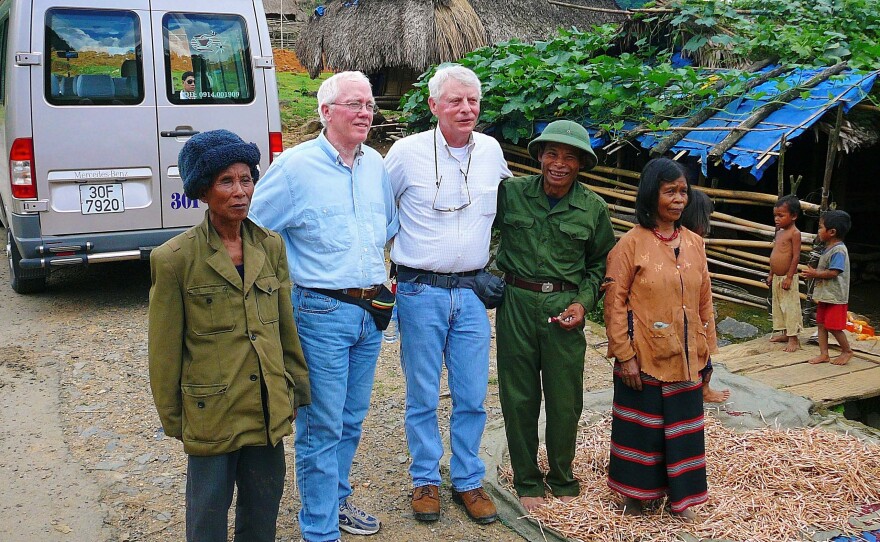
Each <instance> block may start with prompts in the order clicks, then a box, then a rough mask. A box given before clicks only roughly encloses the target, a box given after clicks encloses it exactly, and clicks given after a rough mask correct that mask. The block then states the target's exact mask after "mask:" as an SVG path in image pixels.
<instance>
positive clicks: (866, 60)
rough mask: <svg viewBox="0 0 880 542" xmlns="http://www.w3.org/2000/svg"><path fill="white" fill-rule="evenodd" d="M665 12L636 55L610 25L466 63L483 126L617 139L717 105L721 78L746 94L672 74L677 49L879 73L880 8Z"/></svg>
mask: <svg viewBox="0 0 880 542" xmlns="http://www.w3.org/2000/svg"><path fill="white" fill-rule="evenodd" d="M667 5H668V6H669V7H671V8H673V10H672V11H671V12H668V11H667V12H649V13H640V14H638V15H637V16H636V17H637V18H638V19H639V23H640V24H642V25H643V28H645V29H648V30H645V33H644V35H641V36H639V39H637V40H635V41H633V42H632V43H633V45H634V47H633V48H632V49H633V50H634V52H624V53H620V54H617V53H616V51H615V49H614V48H615V44H617V43H619V42H620V39H619V38H620V36H619V35H618V31H619V29H618V28H617V27H616V26H615V25H610V24H609V25H604V26H600V27H594V28H593V29H591V30H590V31H589V32H579V31H577V30H570V31H565V30H561V31H560V34H559V36H558V37H556V38H554V39H551V40H548V41H539V42H535V43H534V44H527V43H522V42H519V41H509V42H505V43H500V44H498V45H495V46H493V47H485V48H482V49H478V50H476V51H473V52H471V53H469V54H468V55H466V56H465V57H464V58H462V59H461V60H460V63H461V64H463V65H464V66H467V67H469V68H471V69H472V70H474V72H476V74H477V75H478V76H479V77H480V79H481V81H482V82H483V84H484V86H483V93H484V96H483V102H482V104H481V107H482V114H481V121H482V122H484V123H487V124H491V125H495V126H496V127H497V128H498V129H500V131H501V135H502V136H503V137H504V138H505V139H508V140H510V141H512V142H514V143H516V142H518V141H519V140H521V139H527V138H531V137H532V136H533V135H534V124H535V122H536V121H551V120H554V119H555V118H567V119H572V120H576V121H581V122H585V121H587V120H589V122H590V123H591V124H592V125H593V126H594V127H596V128H600V129H603V130H606V131H607V132H608V133H609V135H610V136H611V137H612V138H614V137H615V135H616V134H617V133H619V132H620V131H621V130H622V129H623V127H624V123H625V122H626V121H630V122H632V123H638V124H646V125H647V128H648V129H652V130H657V129H663V127H664V126H668V121H669V120H670V119H669V118H662V117H661V118H656V115H658V114H660V113H663V112H668V111H671V110H673V109H679V110H685V111H689V110H693V109H694V108H696V107H697V106H698V105H699V104H702V103H705V102H706V101H707V100H711V99H714V98H715V97H716V91H715V90H714V89H713V85H712V83H714V82H715V78H718V77H721V78H724V80H725V81H724V82H725V83H726V84H727V85H728V87H727V88H726V89H725V90H724V92H729V93H740V92H741V86H742V84H743V82H744V81H745V80H746V77H748V75H746V74H742V73H740V72H738V71H736V70H733V71H730V72H726V73H724V74H723V75H722V74H718V75H713V76H711V77H709V76H707V75H706V74H705V72H703V71H701V70H699V69H694V68H691V67H678V68H676V67H673V66H672V64H671V63H670V58H671V57H672V54H673V52H674V51H676V50H681V52H682V54H683V55H684V56H691V57H694V56H699V55H697V53H703V54H705V53H706V51H721V52H724V53H725V54H727V55H728V56H729V57H730V58H733V59H745V58H751V59H762V58H767V57H769V56H778V57H780V59H781V60H782V61H783V62H785V63H789V64H804V65H813V66H818V65H830V64H834V63H836V62H839V61H841V60H848V61H849V63H850V66H852V67H855V68H866V69H876V68H877V66H878V65H880V9H878V6H877V0H735V3H731V2H726V1H723V0H716V1H713V0H675V1H673V2H671V3H669V4H667ZM651 29H654V30H656V29H663V31H664V32H667V34H666V35H664V36H658V35H655V34H653V33H652V32H654V30H651ZM612 54H613V56H612ZM434 71H435V69H433V68H432V69H431V70H429V71H428V72H427V73H425V74H423V75H422V77H421V79H420V81H419V82H418V83H417V84H416V85H415V86H416V88H415V89H414V90H413V91H412V92H410V93H409V94H407V95H406V96H404V98H403V100H402V106H403V110H404V113H405V114H406V115H407V121H408V122H409V123H410V126H411V128H412V129H414V130H422V129H425V128H427V127H428V126H429V125H430V123H431V121H432V118H431V113H430V111H429V110H428V106H427V99H428V89H427V80H428V79H429V78H430V77H431V76H432V75H433V74H434ZM777 86H778V87H779V89H780V91H782V90H785V89H786V86H787V85H786V84H785V83H784V82H783V81H782V80H781V79H780V80H778V81H777Z"/></svg>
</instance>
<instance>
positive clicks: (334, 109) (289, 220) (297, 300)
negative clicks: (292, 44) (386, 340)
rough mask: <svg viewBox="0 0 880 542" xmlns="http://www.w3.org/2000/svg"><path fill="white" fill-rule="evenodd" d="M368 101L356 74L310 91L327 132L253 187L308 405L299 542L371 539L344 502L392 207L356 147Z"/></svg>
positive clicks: (284, 157) (368, 384) (370, 154)
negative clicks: (288, 296)
mask: <svg viewBox="0 0 880 542" xmlns="http://www.w3.org/2000/svg"><path fill="white" fill-rule="evenodd" d="M374 111H375V102H374V101H373V94H372V91H371V88H370V82H369V80H368V79H367V78H366V76H364V74H362V73H361V72H341V73H338V74H336V75H334V76H332V77H330V78H329V79H327V80H326V81H324V82H323V83H322V84H321V86H320V88H319V89H318V114H319V115H320V118H321V123H322V124H323V125H324V130H323V131H322V132H321V134H320V135H319V136H318V137H317V138H316V139H314V140H311V141H307V142H305V143H301V144H299V145H297V146H296V147H294V148H292V149H288V150H287V151H285V152H284V153H282V154H281V156H279V157H278V158H276V159H275V161H274V162H273V163H272V166H271V167H269V169H268V170H266V173H265V175H263V177H262V179H260V182H259V183H258V184H257V186H256V189H255V191H254V197H253V202H252V204H251V214H250V216H251V218H252V219H253V220H254V222H256V223H257V224H259V225H261V226H263V227H266V228H269V229H272V230H275V231H277V232H279V233H280V234H281V237H282V238H283V239H284V242H285V245H286V248H287V259H288V262H289V268H290V275H291V278H292V279H293V282H294V287H293V293H292V298H293V312H294V316H295V319H296V324H297V329H298V332H299V337H300V343H301V345H302V349H303V353H304V355H305V359H306V363H307V365H308V366H309V368H310V370H311V373H310V374H309V382H310V384H311V389H312V390H313V395H312V398H313V400H312V404H311V405H309V406H308V407H307V408H300V409H299V414H298V416H297V419H296V440H295V447H296V481H297V486H298V488H299V493H300V499H301V501H302V508H301V509H300V511H299V525H300V530H301V532H302V538H303V540H304V541H307V542H326V541H328V540H339V536H340V534H339V531H340V529H342V530H344V531H347V532H349V533H352V534H362V535H368V534H373V533H376V532H378V531H379V528H380V522H379V519H378V518H376V517H375V516H373V515H372V514H369V513H367V512H365V511H363V510H360V509H358V508H357V507H356V506H355V505H354V504H352V502H351V500H350V499H349V496H350V495H351V493H352V489H351V484H350V482H349V473H350V471H351V465H352V460H353V458H354V454H355V451H356V449H357V445H358V442H359V441H360V437H361V426H362V424H363V421H364V417H365V416H366V414H367V408H368V407H369V404H370V393H371V391H372V388H373V375H374V372H375V368H376V360H377V358H378V356H379V349H380V346H381V343H382V334H381V333H380V331H379V329H378V328H377V323H376V322H375V321H374V319H373V315H372V313H371V312H370V310H368V309H367V308H366V307H371V306H372V302H373V301H374V300H375V298H376V296H377V295H378V294H379V292H380V291H381V290H382V288H384V286H382V283H383V282H384V281H385V280H386V278H387V274H386V270H385V244H386V243H387V241H388V240H390V239H391V238H392V237H393V236H394V234H395V233H396V232H397V226H398V222H397V209H396V206H395V204H394V195H393V193H392V191H391V184H390V182H389V180H388V175H387V174H386V172H385V168H384V167H383V163H382V156H381V155H380V154H379V153H378V152H376V151H375V150H373V149H371V148H370V147H367V146H366V145H364V141H365V140H366V139H367V133H368V132H369V131H370V126H371V124H372V121H373V113H374Z"/></svg>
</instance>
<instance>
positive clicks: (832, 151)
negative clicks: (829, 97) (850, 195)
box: [819, 104, 843, 212]
mask: <svg viewBox="0 0 880 542" xmlns="http://www.w3.org/2000/svg"><path fill="white" fill-rule="evenodd" d="M842 124H843V104H840V105H839V106H837V120H836V121H835V123H834V129H833V130H832V131H831V135H829V136H828V153H827V155H826V159H825V177H824V178H823V179H822V203H821V205H820V206H819V208H820V209H821V211H822V212H825V211H827V210H828V197H829V195H830V189H831V174H832V173H833V172H834V158H835V157H836V156H837V141H838V139H840V126H841V125H842Z"/></svg>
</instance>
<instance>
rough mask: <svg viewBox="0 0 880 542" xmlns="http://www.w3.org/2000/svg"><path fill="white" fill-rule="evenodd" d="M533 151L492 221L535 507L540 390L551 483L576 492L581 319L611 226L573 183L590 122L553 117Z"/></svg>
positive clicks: (526, 500) (516, 460) (511, 442)
mask: <svg viewBox="0 0 880 542" xmlns="http://www.w3.org/2000/svg"><path fill="white" fill-rule="evenodd" d="M529 154H531V156H532V157H533V158H534V159H535V160H538V161H539V162H540V163H541V174H540V175H530V176H528V177H516V178H512V179H507V180H506V181H504V182H503V183H502V184H501V187H500V189H499V192H498V215H497V217H496V219H495V224H496V225H497V226H498V228H499V229H500V231H501V241H500V244H499V245H498V256H497V262H498V267H499V268H500V269H501V270H502V271H503V272H504V280H505V281H506V282H507V289H506V291H505V294H504V303H502V305H501V306H500V307H499V308H498V313H497V315H496V332H497V344H498V387H499V395H500V399H501V410H502V412H503V414H504V425H505V430H506V433H507V443H508V448H509V451H510V460H511V464H512V466H513V485H514V487H515V489H516V491H517V494H518V495H519V498H520V502H521V503H522V505H523V506H524V507H525V508H526V509H527V510H532V509H534V508H535V507H537V506H539V505H541V504H544V502H545V500H544V477H543V475H542V473H541V471H540V470H539V468H538V459H537V455H538V415H539V413H540V409H541V390H542V388H543V393H544V399H545V401H546V405H545V410H546V412H547V429H546V434H545V437H546V443H547V455H548V458H549V464H550V471H549V473H548V474H547V485H548V486H550V490H551V491H552V492H553V495H554V496H555V497H557V498H559V499H562V500H564V501H569V500H571V499H573V498H574V497H576V496H577V495H578V493H579V489H580V488H579V486H578V482H577V480H575V478H574V474H573V473H572V469H571V463H572V461H573V460H574V452H575V444H576V438H577V427H578V420H579V418H580V415H581V410H582V408H583V375H584V354H585V353H586V340H585V338H584V333H583V329H584V316H585V314H586V312H587V310H589V309H592V308H593V307H594V306H595V304H596V301H597V300H598V298H599V286H600V283H601V281H602V278H603V277H604V276H605V257H606V255H607V254H608V251H610V250H611V247H612V246H614V232H613V231H612V229H611V220H610V219H609V216H608V208H607V206H606V205H605V202H604V201H602V199H601V198H599V196H597V195H596V194H594V193H593V192H591V191H590V190H588V189H587V188H585V187H584V186H582V185H581V184H580V183H577V182H576V180H577V176H578V172H579V171H580V170H588V169H592V168H593V167H595V165H596V162H597V159H596V154H595V153H594V152H593V149H592V148H591V146H590V136H589V134H588V133H587V130H586V129H585V128H584V127H583V126H581V125H579V124H577V123H575V122H571V121H567V120H560V121H555V122H552V123H550V124H549V125H548V126H547V128H545V130H544V132H543V133H542V134H541V135H540V136H539V137H538V138H536V139H535V140H533V141H532V142H531V143H529Z"/></svg>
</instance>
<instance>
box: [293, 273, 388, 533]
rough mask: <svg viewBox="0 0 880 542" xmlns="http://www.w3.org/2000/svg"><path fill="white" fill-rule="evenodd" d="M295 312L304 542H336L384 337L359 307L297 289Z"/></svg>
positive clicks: (298, 465)
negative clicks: (305, 380)
mask: <svg viewBox="0 0 880 542" xmlns="http://www.w3.org/2000/svg"><path fill="white" fill-rule="evenodd" d="M291 297H292V299H293V312H294V316H295V317H296V327H297V330H298V332H299V340H300V343H301V344H302V350H303V354H304V355H305V358H306V363H307V365H308V367H309V383H310V384H311V387H312V403H311V404H310V405H307V406H304V407H300V408H299V410H298V413H297V418H296V440H295V445H296V482H297V486H298V488H299V494H300V499H301V501H302V508H301V509H300V511H299V525H300V530H301V532H302V536H303V538H305V539H306V540H308V541H309V542H324V541H327V540H336V539H337V538H339V504H340V503H341V502H342V501H344V500H345V499H346V498H348V496H349V495H351V485H350V484H349V481H348V476H349V473H350V472H351V462H352V459H354V454H355V451H356V450H357V446H358V442H359V441H360V438H361V426H362V424H363V421H364V417H366V415H367V409H368V407H369V406H370V393H371V392H372V390H373V376H374V373H375V370H376V359H377V358H378V357H379V348H380V347H381V343H382V334H381V333H380V332H379V330H378V329H376V324H375V323H374V322H373V317H372V316H370V315H369V314H368V313H367V312H366V311H365V310H364V309H362V308H360V307H358V306H357V305H352V304H350V303H343V302H341V301H338V300H336V299H333V298H331V297H327V296H325V295H321V294H319V293H316V292H313V291H311V290H308V289H304V288H301V287H299V286H295V287H294V289H293V294H292V296H291Z"/></svg>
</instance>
